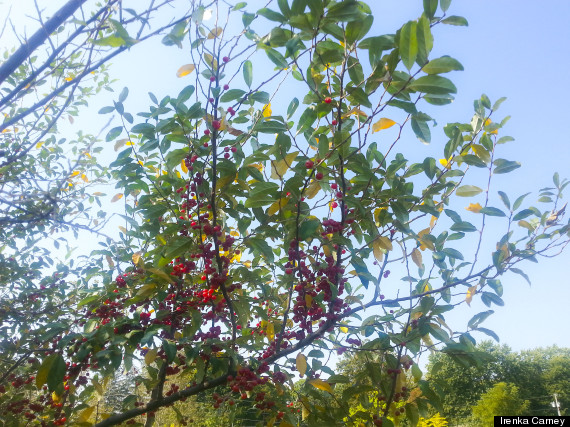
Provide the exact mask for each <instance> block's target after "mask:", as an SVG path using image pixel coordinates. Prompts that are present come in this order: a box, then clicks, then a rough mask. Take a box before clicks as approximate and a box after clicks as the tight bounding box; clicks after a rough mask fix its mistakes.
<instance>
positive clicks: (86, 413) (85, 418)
mask: <svg viewBox="0 0 570 427" xmlns="http://www.w3.org/2000/svg"><path fill="white" fill-rule="evenodd" d="M94 411H95V407H94V406H91V407H90V408H87V409H84V410H83V411H81V413H80V414H79V418H78V420H77V421H79V422H80V423H85V422H87V421H88V420H89V417H90V416H91V414H92V413H93V412H94Z"/></svg>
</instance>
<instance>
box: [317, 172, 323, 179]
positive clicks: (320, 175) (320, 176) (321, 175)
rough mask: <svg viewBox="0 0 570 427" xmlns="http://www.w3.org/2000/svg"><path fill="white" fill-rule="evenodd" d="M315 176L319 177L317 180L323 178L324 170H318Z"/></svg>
mask: <svg viewBox="0 0 570 427" xmlns="http://www.w3.org/2000/svg"><path fill="white" fill-rule="evenodd" d="M315 178H317V180H321V179H323V174H322V172H317V174H316V175H315Z"/></svg>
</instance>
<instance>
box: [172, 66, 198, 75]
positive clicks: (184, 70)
mask: <svg viewBox="0 0 570 427" xmlns="http://www.w3.org/2000/svg"><path fill="white" fill-rule="evenodd" d="M195 69H196V66H195V65H194V64H186V65H183V66H182V67H180V68H179V69H178V71H177V72H176V77H184V76H187V75H188V74H190V73H191V72H192V71H194V70H195Z"/></svg>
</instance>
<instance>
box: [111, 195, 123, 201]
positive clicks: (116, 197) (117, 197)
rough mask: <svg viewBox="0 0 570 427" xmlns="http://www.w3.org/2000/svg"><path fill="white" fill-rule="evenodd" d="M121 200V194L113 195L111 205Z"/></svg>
mask: <svg viewBox="0 0 570 427" xmlns="http://www.w3.org/2000/svg"><path fill="white" fill-rule="evenodd" d="M122 198H123V194H122V193H119V194H115V195H114V196H113V198H112V199H111V203H115V202H116V201H118V200H121V199H122Z"/></svg>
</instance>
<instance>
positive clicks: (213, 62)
mask: <svg viewBox="0 0 570 427" xmlns="http://www.w3.org/2000/svg"><path fill="white" fill-rule="evenodd" d="M204 59H205V60H206V64H208V65H209V66H210V67H212V69H214V70H216V69H217V68H218V61H216V59H215V58H214V57H213V56H212V55H210V54H209V53H205V54H204Z"/></svg>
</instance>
